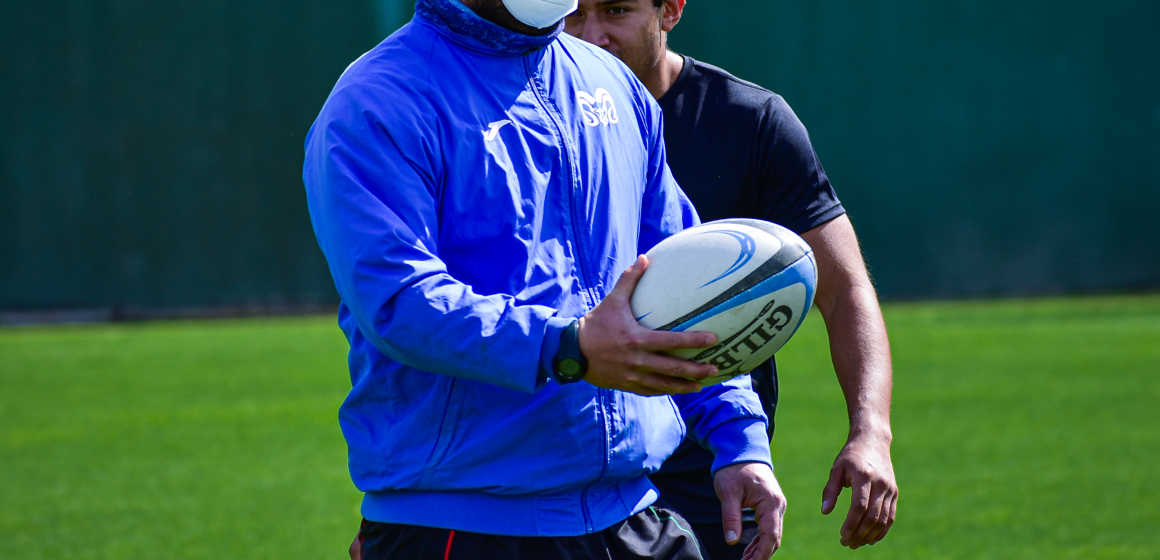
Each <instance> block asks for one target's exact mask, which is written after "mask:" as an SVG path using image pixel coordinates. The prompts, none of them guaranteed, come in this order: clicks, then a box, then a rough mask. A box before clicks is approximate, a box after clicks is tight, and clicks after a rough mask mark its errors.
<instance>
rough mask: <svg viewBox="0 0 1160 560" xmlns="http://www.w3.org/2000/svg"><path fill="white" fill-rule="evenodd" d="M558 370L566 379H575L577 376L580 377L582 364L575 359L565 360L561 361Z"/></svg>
mask: <svg viewBox="0 0 1160 560" xmlns="http://www.w3.org/2000/svg"><path fill="white" fill-rule="evenodd" d="M557 368H558V370H559V372H560V375H563V376H564V377H568V378H573V377H576V376H577V375H580V369H581V368H580V362H578V361H576V360H575V359H573V358H564V359H563V360H560V364H559V366H557Z"/></svg>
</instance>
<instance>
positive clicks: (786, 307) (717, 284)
mask: <svg viewBox="0 0 1160 560" xmlns="http://www.w3.org/2000/svg"><path fill="white" fill-rule="evenodd" d="M645 255H646V256H647V257H648V258H649V266H648V269H646V270H645V272H644V275H643V276H642V277H641V279H640V282H639V283H637V286H636V290H635V291H633V294H632V313H633V316H634V317H635V318H636V321H637V322H638V323H640V324H641V325H642V326H645V327H647V328H650V329H654V330H662V331H709V332H712V333H713V334H716V335H717V344H716V345H714V346H712V347H710V348H687V349H680V350H675V351H672V352H669V354H671V355H673V356H677V357H680V358H685V359H688V360H692V361H694V362H700V363H705V364H713V365H715V366H717V370H718V375H717V376H715V377H712V378H710V379H706V380H703V381H702V382H701V384H702V385H706V386H707V385H714V384H717V383H720V382H722V381H725V380H726V379H729V378H732V377H736V376H738V375H742V374H745V373H749V372H750V371H752V370H753V368H756V367H757V366H759V365H761V364H762V363H763V362H765V361H766V360H769V359H770V358H771V357H773V354H774V353H775V352H777V351H778V350H780V349H781V347H782V346H784V345H785V343H786V341H788V340H789V339H790V337H792V336H793V334H794V333H795V332H797V329H798V327H799V326H800V325H801V324H802V320H803V319H804V318H805V316H806V313H807V312H808V311H809V309H810V306H811V305H812V304H813V301H814V291H815V290H816V288H817V278H818V267H817V262H816V261H815V260H814V253H813V251H812V250H811V249H810V246H809V245H808V244H806V242H805V241H804V240H803V239H802V238H801V237H798V235H797V234H795V233H793V232H792V231H790V230H788V229H786V228H784V227H782V226H779V225H777V224H774V223H771V222H765V221H761V220H748V219H729V220H718V221H714V222H709V223H705V224H701V225H699V226H696V227H693V228H689V229H686V230H684V231H682V232H680V233H677V234H675V235H673V236H671V237H669V238H667V239H665V240H664V241H661V242H660V243H658V244H657V245H656V246H655V247H653V248H652V249H650V250H649V251H648V252H647V253H645Z"/></svg>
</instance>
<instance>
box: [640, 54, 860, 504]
mask: <svg viewBox="0 0 1160 560" xmlns="http://www.w3.org/2000/svg"><path fill="white" fill-rule="evenodd" d="M684 59H685V65H684V67H683V68H682V69H681V73H680V75H679V76H678V77H677V79H676V81H675V82H673V85H672V87H670V88H669V90H668V91H667V92H665V95H664V96H663V97H661V99H660V100H659V103H660V106H661V109H662V110H663V111H664V119H665V120H664V123H665V151H666V152H667V154H668V162H669V168H670V169H672V172H673V176H674V177H675V178H676V179H677V183H679V184H680V185H681V188H682V189H684V191H685V194H687V195H688V196H689V199H690V200H691V201H692V202H693V206H695V207H696V208H697V213H698V214H700V216H701V220H702V221H704V222H709V221H713V220H718V219H722V218H756V219H761V220H766V221H770V222H774V223H776V224H781V225H782V226H785V227H786V228H789V229H790V230H792V231H794V232H795V233H798V234H801V233H803V232H806V231H809V230H811V229H813V228H815V227H817V226H820V225H822V224H824V223H826V222H828V221H830V220H832V219H834V218H836V217H838V216H841V215H842V214H844V213H845V212H846V211H845V209H844V208H842V204H841V203H840V202H838V197H837V195H836V194H834V189H833V188H832V187H830V181H829V179H827V178H826V172H825V170H824V169H822V164H821V163H819V162H818V156H817V154H815V153H814V149H813V146H811V145H810V138H809V135H808V134H807V133H806V129H805V127H804V126H802V123H801V121H799V120H798V118H797V115H795V114H794V113H793V110H791V109H790V108H789V105H787V104H786V102H785V100H784V99H782V98H781V96H780V95H777V94H775V93H773V92H771V91H769V90H767V89H765V88H762V87H760V86H757V85H755V84H752V83H749V82H746V81H744V80H740V79H738V78H736V77H734V76H732V75H731V74H729V73H728V72H726V71H724V70H722V69H720V68H717V67H715V66H712V65H709V64H705V63H703V62H697V61H695V60H693V59H692V58H689V57H687V56H686V57H684ZM751 377H752V379H753V382H754V388H755V389H756V390H757V393H758V395H759V396H760V397H761V404H762V406H763V407H764V408H765V412H766V414H767V415H769V432H770V435H771V436H772V434H773V413H774V408H775V406H776V404H777V374H776V368H775V365H774V363H773V360H770V361H769V362H767V363H765V364H762V366H761V367H759V368H757V369H756V370H754V371H753V372H752V374H751ZM712 465H713V455H712V454H711V453H710V452H709V451H707V450H705V449H704V448H702V447H701V446H700V445H698V444H697V442H696V441H695V440H694V439H693V438H691V437H690V438H687V439H686V440H685V441H684V442H683V443H682V444H681V446H680V447H679V448H678V449H677V450H676V452H674V453H673V456H672V457H670V458H669V459H668V460H667V461H665V464H664V466H663V467H662V468H661V470H660V472H658V473H656V474H654V475H653V476H652V477H651V478H652V481H653V483H654V484H656V485H657V487H658V488H659V489H660V491H661V499H662V500H663V501H664V502H665V503H667V504H668V505H669V506H671V507H673V508H674V509H676V510H677V511H679V512H680V513H681V514H682V515H683V516H685V518H686V519H688V520H689V522H691V523H713V522H719V521H720V520H721V502H720V501H719V500H718V499H717V494H716V493H715V492H714V490H713V478H712V474H711V472H710V469H711V467H712Z"/></svg>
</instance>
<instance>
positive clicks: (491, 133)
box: [483, 119, 512, 142]
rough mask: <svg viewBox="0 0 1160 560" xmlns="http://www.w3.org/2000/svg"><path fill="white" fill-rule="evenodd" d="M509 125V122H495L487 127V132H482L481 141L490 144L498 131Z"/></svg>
mask: <svg viewBox="0 0 1160 560" xmlns="http://www.w3.org/2000/svg"><path fill="white" fill-rule="evenodd" d="M511 123H512V122H511V121H509V120H506V119H505V120H502V121H495V122H493V123H491V124H489V125H487V126H488V128H487V130H485V131H483V141H484V142H491V141H492V140H495V137H496V136H497V135H499V129H501V128H503V125H505V124H511Z"/></svg>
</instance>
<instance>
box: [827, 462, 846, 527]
mask: <svg viewBox="0 0 1160 560" xmlns="http://www.w3.org/2000/svg"><path fill="white" fill-rule="evenodd" d="M843 475H844V469H842V468H841V467H838V466H837V465H835V466H834V468H832V469H830V480H829V481H827V482H826V487H825V488H823V489H822V515H829V514H830V512H832V511H834V506H835V505H837V504H838V495H840V494H841V493H842V477H843Z"/></svg>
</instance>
